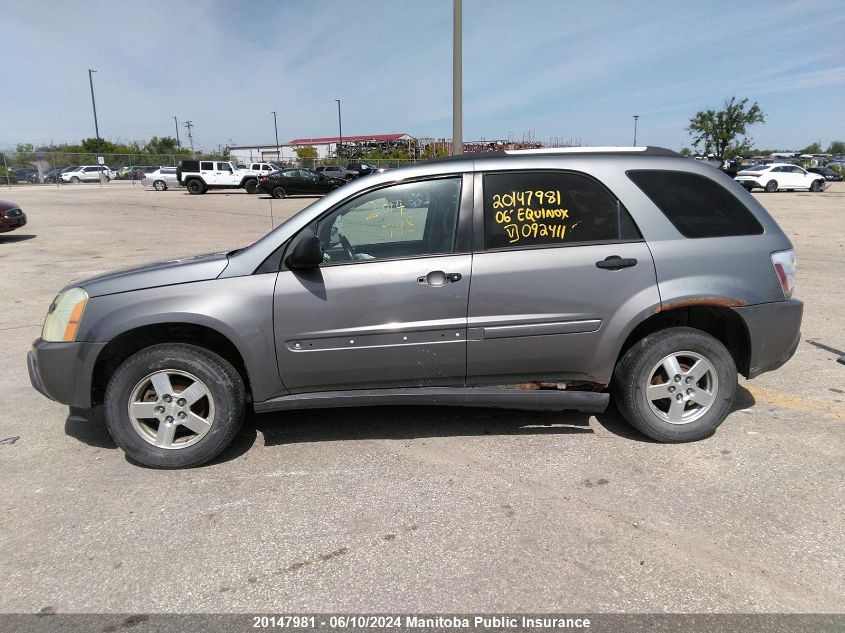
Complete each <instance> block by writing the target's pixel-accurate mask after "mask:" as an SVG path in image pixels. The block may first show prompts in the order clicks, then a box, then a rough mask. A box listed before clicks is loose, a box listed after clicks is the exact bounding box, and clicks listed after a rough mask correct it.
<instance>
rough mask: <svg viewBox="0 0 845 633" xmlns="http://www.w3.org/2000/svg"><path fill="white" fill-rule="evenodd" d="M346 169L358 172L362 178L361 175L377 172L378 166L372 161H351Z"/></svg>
mask: <svg viewBox="0 0 845 633" xmlns="http://www.w3.org/2000/svg"><path fill="white" fill-rule="evenodd" d="M346 170H347V171H354V172H356V173H357V174H358V177H359V178H360V177H361V176H369V175H370V174H373V173H376V172H377V171H378V167H376V166H375V165H373V164H372V163H349V164H348V165H347V166H346Z"/></svg>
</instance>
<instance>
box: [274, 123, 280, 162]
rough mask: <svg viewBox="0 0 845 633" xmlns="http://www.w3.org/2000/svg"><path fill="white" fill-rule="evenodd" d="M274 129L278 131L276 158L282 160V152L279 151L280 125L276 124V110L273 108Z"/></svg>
mask: <svg viewBox="0 0 845 633" xmlns="http://www.w3.org/2000/svg"><path fill="white" fill-rule="evenodd" d="M273 129H274V130H275V131H276V160H278V161H279V162H282V153H281V152H280V151H279V126H278V125H276V111H275V110H273Z"/></svg>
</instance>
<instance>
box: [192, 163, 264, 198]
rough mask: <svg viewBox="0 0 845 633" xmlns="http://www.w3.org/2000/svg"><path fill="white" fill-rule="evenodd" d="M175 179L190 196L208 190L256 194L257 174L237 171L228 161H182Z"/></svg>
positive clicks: (243, 170)
mask: <svg viewBox="0 0 845 633" xmlns="http://www.w3.org/2000/svg"><path fill="white" fill-rule="evenodd" d="M176 178H177V180H178V181H179V184H180V185H182V186H184V187H185V188H186V189H187V190H188V193H191V194H201V193H205V192H206V191H208V190H209V189H241V188H243V189H246V191H247V193H257V192H258V174H257V173H256V172H254V171H251V170H246V169H238V167H237V166H236V165H235V164H234V163H231V162H229V161H222V160H183V161H182V162H181V163H179V167H178V169H177V170H176Z"/></svg>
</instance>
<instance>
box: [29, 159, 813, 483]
mask: <svg viewBox="0 0 845 633" xmlns="http://www.w3.org/2000/svg"><path fill="white" fill-rule="evenodd" d="M411 200H413V201H415V203H414V204H415V206H411V205H410V204H409V201H411ZM794 274H795V256H794V252H793V250H792V245H791V243H790V241H789V239H788V238H787V237H786V235H784V233H783V231H781V229H780V228H779V227H778V225H777V224H776V223H775V221H774V220H773V219H772V218H771V216H770V215H769V214H768V213H767V212H766V210H765V209H764V208H763V207H762V206H761V205H760V204H759V203H758V202H757V201H756V200H755V199H754V198H753V197H752V196H751V194H749V193H748V192H747V191H745V190H744V189H743V188H742V187H741V186H740V185H739V184H738V183H736V182H734V181H733V180H731V179H730V178H729V177H728V176H726V175H725V174H723V173H721V172H719V171H717V170H714V169H712V168H711V167H709V166H707V165H702V164H700V163H697V162H696V161H693V160H689V159H686V158H683V157H681V156H679V155H678V154H675V153H674V152H671V151H668V150H663V149H659V148H630V149H613V148H594V149H580V150H577V151H572V150H529V151H520V152H491V153H487V154H482V155H467V156H463V157H458V158H456V159H446V160H441V161H434V162H429V163H424V164H420V165H416V166H414V167H408V168H403V169H397V170H392V171H389V172H386V173H383V174H378V175H373V176H369V177H367V178H364V179H361V180H357V181H354V182H353V183H351V184H349V185H347V186H346V187H343V188H342V189H339V190H337V191H335V192H332V193H330V194H329V195H327V196H326V197H325V198H322V199H321V200H318V201H316V202H315V203H314V204H312V205H311V206H309V207H308V208H306V209H304V210H303V211H301V212H300V213H299V214H297V215H296V216H294V217H292V218H291V219H290V220H288V221H287V222H285V223H284V224H282V225H280V226H279V227H277V228H276V229H274V230H273V231H272V232H270V233H269V234H268V235H266V236H265V237H264V238H262V239H261V240H260V241H258V242H256V243H255V244H253V245H252V246H250V247H248V248H245V249H241V250H237V251H232V252H230V253H218V254H212V255H203V256H199V257H193V258H189V259H182V260H177V261H171V262H165V263H160V264H155V265H151V266H145V267H143V268H138V269H134V270H129V271H125V272H118V273H113V274H108V275H104V276H101V277H96V278H94V279H90V280H88V281H85V282H83V283H80V284H77V285H75V286H73V287H68V288H66V289H64V290H63V291H62V292H61V293H60V294H59V295H58V296H57V297H56V299H55V301H54V302H53V304H52V305H51V306H50V310H49V313H48V315H47V318H46V321H45V323H44V329H43V332H42V336H41V338H40V339H38V340H37V341H36V342H35V344H34V347H33V349H32V351H31V352H30V353H29V358H28V364H29V372H30V377H31V380H32V383H33V385H34V386H35V388H36V389H38V390H39V391H40V392H42V393H43V394H45V395H46V396H48V397H50V398H53V399H54V400H58V401H59V402H63V403H66V404H69V405H71V406H73V407H81V408H91V407H94V406H96V405H99V404H103V405H105V407H104V408H105V419H106V424H107V425H108V428H109V430H110V432H111V434H112V436H113V437H114V439H115V441H116V442H117V443H118V444H119V445H120V446H121V447H122V448H123V449H124V450H125V451H126V453H127V454H128V455H129V456H130V457H131V458H132V459H134V460H135V461H137V462H140V463H141V464H146V465H148V466H155V467H161V468H175V467H184V466H195V465H198V464H202V463H203V462H206V461H208V460H210V459H212V458H213V457H215V456H216V455H218V454H219V453H220V452H221V451H222V450H223V449H224V448H226V446H227V445H228V444H229V443H230V442H231V440H232V438H233V437H234V436H235V434H236V433H237V431H238V428H239V427H240V425H241V421H242V420H243V417H244V413H245V409H246V407H247V406H251V407H253V408H254V410H255V411H257V412H263V411H279V410H286V409H308V408H322V407H348V406H370V405H379V404H391V405H396V404H413V405H419V404H436V405H453V406H455V405H457V406H491V407H511V408H522V409H535V410H562V409H577V410H581V411H587V412H599V411H602V410H604V409H605V407H607V405H608V402H609V399H610V398H611V396H612V397H613V398H614V399H615V401H616V405H617V407H618V408H619V410H620V411H621V412H622V414H623V415H624V417H625V418H626V419H627V420H628V421H629V422H630V423H631V424H632V425H634V426H635V427H636V428H638V429H639V430H640V431H642V432H643V433H645V434H646V435H648V436H650V437H652V438H654V439H656V440H659V441H662V442H684V441H690V440H697V439H701V438H704V437H707V436H708V435H710V434H712V433H713V432H714V430H715V429H716V428H717V427H718V426H719V425H720V424H721V423H722V421H723V420H724V419H725V417H726V416H727V414H728V413H729V411H730V408H731V403H732V400H733V398H734V393H735V390H736V386H737V373H740V374H743V375H744V376H747V377H748V378H753V377H755V376H757V375H759V374H761V373H762V372H765V371H769V370H772V369H776V368H777V367H780V366H781V365H782V364H783V363H785V362H786V361H787V360H788V359H789V358H790V357H791V355H792V354H793V353H794V351H795V348H796V347H797V345H798V341H799V327H800V323H801V313H802V307H803V306H802V304H801V302H799V301H796V300H794V299H792V298H791V297H792V289H793V280H794Z"/></svg>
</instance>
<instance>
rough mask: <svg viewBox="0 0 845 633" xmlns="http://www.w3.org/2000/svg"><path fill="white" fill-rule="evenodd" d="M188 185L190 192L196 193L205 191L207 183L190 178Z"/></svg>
mask: <svg viewBox="0 0 845 633" xmlns="http://www.w3.org/2000/svg"><path fill="white" fill-rule="evenodd" d="M186 186H187V188H188V193H191V194H194V195H197V194H201V193H205V183H204V182H203V181H202V180H196V179H194V180H189V181H188V184H187V185H186Z"/></svg>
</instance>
